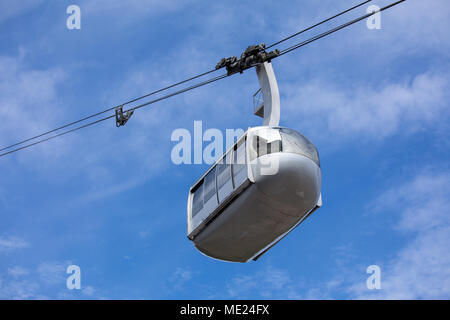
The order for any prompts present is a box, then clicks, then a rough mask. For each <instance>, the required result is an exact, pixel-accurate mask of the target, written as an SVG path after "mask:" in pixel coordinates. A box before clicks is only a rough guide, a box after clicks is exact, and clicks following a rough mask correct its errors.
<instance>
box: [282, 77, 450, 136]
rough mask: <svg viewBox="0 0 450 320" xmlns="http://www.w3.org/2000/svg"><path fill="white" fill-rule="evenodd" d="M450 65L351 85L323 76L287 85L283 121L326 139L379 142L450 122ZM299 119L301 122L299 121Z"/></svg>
mask: <svg viewBox="0 0 450 320" xmlns="http://www.w3.org/2000/svg"><path fill="white" fill-rule="evenodd" d="M449 74H450V73H449V72H448V68H445V69H444V70H442V71H429V72H426V73H423V74H419V75H416V76H415V77H414V78H412V79H407V80H404V81H402V82H398V83H390V84H385V85H383V86H380V87H379V88H374V87H373V86H370V85H364V84H358V85H356V86H353V87H351V88H348V87H341V86H340V85H338V84H331V83H330V82H328V81H326V80H323V79H310V80H308V82H307V83H301V84H297V85H284V92H285V96H286V98H285V99H284V101H282V104H283V107H284V108H285V109H284V110H283V113H282V114H285V115H287V116H285V117H284V118H285V119H288V121H287V122H288V123H297V126H298V127H301V128H305V130H307V131H309V132H314V135H315V136H320V137H322V138H329V137H330V136H333V138H335V139H336V138H340V139H342V138H350V139H355V138H357V139H366V140H380V139H384V138H386V137H389V136H392V135H394V134H397V133H402V134H410V133H415V132H418V131H421V130H424V129H433V128H435V127H436V126H438V125H439V124H440V125H446V121H445V119H446V118H448V112H447V109H448V101H450V91H449V90H448V88H449V87H450V76H449ZM298 122H300V124H298Z"/></svg>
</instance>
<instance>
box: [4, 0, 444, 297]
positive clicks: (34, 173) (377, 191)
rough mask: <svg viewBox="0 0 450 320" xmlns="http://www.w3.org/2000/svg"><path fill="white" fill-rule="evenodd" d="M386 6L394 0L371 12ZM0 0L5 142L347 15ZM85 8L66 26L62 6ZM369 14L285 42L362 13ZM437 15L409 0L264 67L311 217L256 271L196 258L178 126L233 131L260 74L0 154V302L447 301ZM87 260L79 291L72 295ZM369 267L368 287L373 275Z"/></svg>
mask: <svg viewBox="0 0 450 320" xmlns="http://www.w3.org/2000/svg"><path fill="white" fill-rule="evenodd" d="M372 2H373V3H375V4H378V5H379V6H383V5H386V4H388V3H389V1H385V0H383V1H372ZM356 3H357V1H354V0H340V1H335V0H334V1H333V0H324V1H313V0H308V1H306V0H305V1H295V2H294V1H289V2H287V1H286V2H274V1H259V2H258V6H255V5H254V1H251V2H250V1H249V2H243V1H221V2H214V3H213V2H211V1H193V0H192V1H178V0H173V1H162V0H152V1H139V0H133V1H118V0H117V1H116V0H108V1H106V0H104V1H95V2H94V1H76V2H75V3H74V2H73V1H54V0H48V1H38V0H36V1H32V0H27V1H8V0H2V1H0V119H1V125H0V146H6V145H8V144H11V143H14V142H16V141H18V140H21V139H24V138H27V137H29V136H30V135H34V134H37V133H40V132H42V131H45V130H47V129H52V128H54V127H56V126H59V125H61V124H63V123H66V122H70V121H73V120H76V119H78V118H80V117H83V116H85V115H88V114H92V113H95V112H97V111H100V110H103V109H105V108H107V107H112V106H114V105H116V104H119V103H120V102H123V101H126V100H128V99H130V98H134V97H136V96H139V95H141V94H145V93H148V92H150V91H152V90H155V89H159V88H161V87H163V86H165V85H168V84H171V83H173V82H176V81H179V80H182V79H184V78H186V77H190V76H193V75H195V74H198V73H201V72H204V71H207V70H210V69H211V68H213V67H214V66H215V64H216V63H217V61H218V60H220V58H222V57H227V56H231V55H240V53H241V52H242V51H243V50H244V49H245V48H246V47H247V46H248V45H250V44H255V43H260V42H265V43H267V44H270V43H273V42H275V41H277V40H279V39H281V38H283V37H284V36H287V35H289V34H292V33H294V32H296V31H298V30H299V29H301V28H302V27H307V26H309V25H311V24H314V23H316V22H317V21H319V20H322V19H324V18H326V17H329V16H331V15H333V14H335V13H337V12H339V11H341V10H344V9H346V8H348V7H351V6H353V5H354V4H356ZM71 4H77V5H78V6H79V7H80V8H81V29H80V30H68V29H67V27H66V19H67V18H68V16H69V15H68V14H67V13H66V8H67V7H68V6H69V5H71ZM367 6H368V5H366V6H364V7H361V8H359V9H358V10H356V11H355V12H353V13H350V14H348V15H346V16H344V17H340V18H339V19H337V20H335V21H334V22H330V23H328V24H327V25H324V26H321V27H320V28H318V29H316V30H315V31H311V32H309V33H307V34H305V35H304V36H303V37H302V38H299V39H294V40H293V42H290V43H287V44H284V45H280V46H279V48H280V49H282V48H285V47H287V46H288V45H290V44H293V43H295V42H296V41H300V39H306V37H308V36H313V35H315V34H317V33H318V32H320V31H325V30H326V29H328V28H331V27H333V26H336V25H337V24H339V23H342V22H345V21H347V20H349V19H351V18H354V17H357V16H359V15H362V14H364V13H365V11H366V9H367ZM449 16H450V4H449V3H448V1H447V0H433V1H420V0H407V1H406V2H404V3H403V4H401V5H399V6H397V7H395V8H393V9H390V10H388V11H386V12H384V13H382V16H381V27H382V28H381V29H380V30H369V29H368V28H367V26H366V23H365V22H364V21H363V22H361V23H359V24H357V25H354V26H352V27H350V28H347V29H345V30H343V31H340V32H338V33H336V34H334V35H332V36H329V37H326V38H324V39H321V40H319V41H316V42H314V43H313V44H311V45H309V46H306V47H304V48H302V49H301V50H297V51H294V52H292V53H290V54H288V55H285V56H283V57H282V58H280V59H276V60H274V62H273V66H274V69H275V73H276V75H277V79H278V83H279V88H280V95H281V108H282V109H281V125H283V126H287V127H291V128H293V129H295V130H297V131H300V132H302V133H303V134H305V135H306V136H307V137H308V138H309V139H310V140H312V141H313V142H314V143H315V145H316V146H317V147H318V149H319V152H320V156H321V165H322V175H323V189H322V194H323V202H324V205H323V207H322V208H321V209H320V210H318V211H317V212H316V213H314V214H313V215H312V216H311V217H310V218H308V219H307V221H305V222H304V223H303V224H302V225H301V226H300V227H299V228H297V229H296V230H295V231H294V232H292V233H291V234H289V236H287V237H286V238H285V239H284V240H283V241H282V242H280V243H279V244H278V245H277V246H275V247H274V248H273V249H271V250H270V251H269V253H267V254H266V255H265V256H263V258H261V259H260V260H258V261H257V262H250V263H247V264H232V263H225V262H219V261H215V260H212V259H209V258H207V257H205V256H203V255H202V254H200V253H199V252H198V251H196V249H195V248H194V247H193V246H192V244H191V243H190V242H189V240H188V239H187V238H186V198H187V193H188V189H189V187H190V186H191V184H192V183H193V182H195V181H196V179H197V178H198V177H199V176H200V175H201V174H202V172H203V171H204V170H206V169H207V167H208V166H207V165H206V164H203V165H175V164H173V163H172V161H171V158H170V152H171V149H172V148H173V147H174V145H175V144H174V142H171V140H170V137H171V133H172V132H173V131H174V130H175V129H177V128H185V129H188V130H189V131H191V132H192V131H193V125H194V121H195V120H201V121H203V128H204V129H208V128H218V129H220V130H223V131H225V129H236V128H243V129H246V128H247V127H249V126H256V125H259V124H260V123H261V119H260V118H256V117H255V116H253V114H252V101H251V96H252V94H253V92H254V91H256V90H257V89H258V82H257V78H256V76H255V73H254V71H253V70H249V71H247V72H246V73H244V74H242V75H235V76H233V77H230V78H227V79H225V80H221V81H219V82H216V83H214V84H212V85H209V86H206V87H203V88H200V89H197V90H195V91H191V92H190V93H188V94H184V95H180V96H177V97H174V98H172V99H169V100H165V101H163V102H161V103H158V104H155V105H153V106H152V107H149V108H144V109H142V110H139V111H137V112H136V113H135V115H133V117H132V118H131V120H130V121H129V122H128V123H127V125H126V126H125V127H122V128H119V129H117V128H116V127H115V123H114V121H113V120H111V121H109V122H104V123H102V124H100V125H98V126H95V127H91V128H87V129H85V130H82V131H78V132H77V133H74V134H72V135H67V136H65V137H63V138H61V139H56V140H53V141H51V142H48V143H45V144H42V145H39V146H36V147H33V148H30V149H27V150H23V151H21V152H18V153H15V154H13V155H9V156H6V157H2V158H0V176H1V179H0V219H1V223H0V298H1V299H40V298H58V299H72V298H74V299H80V298H82V299H102V298H112V299H124V298H132V299H142V298H144V299H210V298H215V299H248V298H254V299H260V298H262V299H272V298H275V299H358V298H382V299H385V298H386V299H396V298H399V299H429V298H445V299H449V298H450V253H449V252H450V218H449V217H450V215H449V209H448V208H449V206H450V203H449V202H450V200H449V199H450V191H449V188H448V185H449V184H450V166H449V161H448V159H449V155H450V151H449V148H450V142H449V139H448V138H449V137H450V132H449V125H448V123H449V121H448V120H449V115H450V111H449V106H450V90H449V88H450V64H449V56H450V38H449V37H448V34H447V32H448V30H450V21H449V19H448V17H449ZM72 264H76V265H78V266H80V268H81V273H82V278H81V282H82V288H81V290H68V289H67V288H66V278H67V276H68V275H67V274H66V268H67V267H68V266H69V265H72ZM370 265H378V266H380V268H381V289H380V290H369V289H367V287H366V279H367V277H368V276H369V275H368V274H367V273H366V269H367V267H368V266H370Z"/></svg>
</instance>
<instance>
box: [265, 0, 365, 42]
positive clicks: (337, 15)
mask: <svg viewBox="0 0 450 320" xmlns="http://www.w3.org/2000/svg"><path fill="white" fill-rule="evenodd" d="M371 1H372V0H367V1H364V2H361V3H360V4H357V5H355V6H353V7H351V8H349V9H347V10H344V11H341V12H339V13H338V14H335V15H334V16H332V17H329V18H328V19H325V20H322V21H320V22H319V23H316V24H314V25H312V26H310V27H308V28H305V29H303V30H300V31H299V32H296V33H294V34H292V35H290V36H288V37H286V38H284V39H281V40H280V41H277V42H275V43H273V44H271V45H270V46H268V47H266V49H269V48H272V47H274V46H276V45H279V44H280V43H283V42H284V41H287V40H289V39H292V38H294V37H296V36H298V35H300V34H302V33H305V32H306V31H309V30H311V29H314V28H315V27H318V26H320V25H322V24H324V23H325V22H328V21H330V20H333V19H335V18H337V17H339V16H342V15H343V14H345V13H347V12H350V11H352V10H354V9H356V8H359V7H361V6H363V5H365V4H366V3H369V2H371Z"/></svg>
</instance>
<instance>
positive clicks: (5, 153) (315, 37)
mask: <svg viewBox="0 0 450 320" xmlns="http://www.w3.org/2000/svg"><path fill="white" fill-rule="evenodd" d="M370 1H371V0H368V1H365V2H362V3H360V4H358V5H356V6H353V7H352V8H350V9H347V10H345V11H342V12H340V13H338V14H337V15H334V16H332V17H330V18H328V19H325V20H323V21H321V22H319V23H317V24H315V25H313V26H311V27H308V28H306V29H303V30H301V31H299V32H296V33H294V34H293V35H291V36H289V37H286V38H284V39H282V40H280V41H278V42H276V43H274V44H272V45H270V46H269V47H267V48H266V49H268V48H270V47H273V46H275V45H277V44H280V43H282V42H284V41H286V40H288V39H291V38H293V37H295V36H297V35H299V34H301V33H303V32H305V31H307V30H311V29H312V28H315V27H317V26H319V25H321V24H323V23H325V22H327V21H330V20H331V19H334V18H336V17H338V16H340V15H342V14H344V13H346V12H349V11H351V10H353V9H355V8H358V7H360V6H362V5H364V4H366V3H368V2H370ZM404 1H406V0H399V1H396V2H394V3H391V4H389V5H387V6H385V7H383V8H381V9H379V10H378V11H374V12H371V13H368V14H365V15H363V16H361V17H359V18H356V19H354V20H351V21H349V22H347V23H344V24H342V25H340V26H338V27H335V28H333V29H330V30H328V31H325V32H323V33H321V34H319V35H316V36H314V37H311V38H309V39H307V40H304V41H302V42H299V43H297V44H295V45H293V46H290V47H288V48H286V49H284V50H282V51H279V52H277V55H276V56H274V57H272V58H271V59H275V58H278V57H280V56H282V55H284V54H286V53H289V52H291V51H293V50H296V49H298V48H301V47H303V46H305V45H307V44H309V43H312V42H314V41H316V40H319V39H321V38H323V37H325V36H328V35H330V34H332V33H334V32H336V31H338V30H341V29H344V28H346V27H348V26H350V25H353V24H355V23H357V22H359V21H361V20H364V19H367V18H368V17H370V16H372V15H374V14H376V13H378V12H381V11H384V10H386V9H389V8H391V7H393V6H396V5H397V4H400V3H402V2H404ZM276 51H277V50H276ZM255 65H256V64H251V65H250V67H254V66H255ZM222 67H223V66H222ZM222 67H220V68H222ZM220 68H217V67H216V69H214V70H210V71H207V72H204V73H201V74H199V75H197V76H194V77H191V78H188V79H186V80H183V81H180V82H177V83H175V84H172V85H170V86H167V87H164V88H162V89H159V90H156V91H153V92H151V93H148V94H145V95H143V96H140V97H138V98H135V99H132V100H129V101H127V102H125V103H122V104H120V105H118V106H120V108H121V109H120V111H121V112H125V113H127V114H130V115H131V114H132V112H134V111H135V110H137V109H140V108H143V107H145V106H148V105H151V104H154V103H156V102H159V101H161V100H165V99H168V98H170V97H173V96H176V95H178V94H181V93H184V92H187V91H190V90H193V89H195V88H198V87H201V86H204V85H207V84H209V83H212V82H215V81H218V80H221V79H223V78H226V77H229V76H231V75H232V74H234V73H229V72H228V73H226V74H223V75H220V76H217V77H214V78H211V79H208V80H205V81H203V82H200V83H197V84H195V85H191V86H189V87H186V88H184V89H181V90H178V91H175V92H173V93H170V94H167V95H165V96H162V97H160V98H157V99H154V100H151V101H148V102H146V103H143V104H140V105H138V106H135V107H131V108H129V109H128V110H125V111H122V107H123V106H125V105H127V104H130V103H133V102H136V101H138V100H141V99H144V98H147V97H149V96H151V95H154V94H156V93H160V92H162V91H165V90H168V89H170V88H173V87H176V86H178V85H181V84H184V83H186V82H189V81H192V80H195V79H197V78H200V77H203V76H205V75H208V74H210V73H212V72H215V71H217V70H218V69H220ZM246 69H247V68H246ZM227 70H228V68H227ZM243 70H244V69H242V70H240V71H241V72H242V71H243ZM117 108H118V107H117V106H116V107H112V108H108V109H105V110H103V111H100V112H97V113H95V114H93V115H90V116H87V117H84V118H82V119H80V120H77V121H73V122H71V123H68V124H65V125H63V126H60V127H58V128H56V129H53V130H49V131H47V132H44V133H42V134H39V135H36V136H34V137H32V138H29V139H25V140H22V141H20V142H17V143H15V144H12V145H9V146H7V147H4V148H2V149H0V152H1V151H5V150H7V149H10V148H13V147H16V146H18V145H21V144H24V143H26V142H30V141H31V140H35V139H37V138H40V137H43V136H45V135H48V134H50V133H54V132H56V131H58V130H61V129H64V128H67V127H69V126H72V125H75V124H78V123H81V122H83V121H85V120H88V119H91V118H94V117H97V116H99V115H101V114H104V113H106V112H108V111H112V110H114V109H116V114H113V115H110V116H107V117H104V118H101V119H98V120H95V121H92V122H89V123H87V124H84V125H81V126H78V127H76V128H73V129H70V130H67V131H64V132H61V133H59V134H56V135H53V136H51V137H48V138H45V139H42V140H39V141H36V142H33V143H30V144H27V145H25V146H22V147H19V148H16V149H13V150H10V151H7V152H4V153H1V154H0V157H3V156H6V155H8V154H11V153H15V152H17V151H19V150H23V149H26V148H29V147H31V146H34V145H37V144H40V143H43V142H46V141H48V140H51V139H54V138H57V137H60V136H63V135H66V134H68V133H71V132H74V131H77V130H80V129H83V128H86V127H89V126H92V125H94V124H98V123H100V122H103V121H106V120H108V119H111V118H114V117H116V121H117Z"/></svg>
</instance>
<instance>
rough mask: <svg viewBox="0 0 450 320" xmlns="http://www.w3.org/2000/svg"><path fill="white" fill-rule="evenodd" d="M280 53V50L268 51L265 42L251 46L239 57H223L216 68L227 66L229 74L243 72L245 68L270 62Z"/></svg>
mask: <svg viewBox="0 0 450 320" xmlns="http://www.w3.org/2000/svg"><path fill="white" fill-rule="evenodd" d="M279 54H280V51H279V50H277V49H276V50H274V51H270V52H266V45H265V44H264V43H261V44H258V45H253V46H249V47H248V48H247V49H246V50H245V51H244V52H243V53H242V54H241V57H240V58H239V59H238V58H236V57H234V56H233V57H229V58H223V59H221V60H220V61H219V62H218V63H217V65H216V70H217V69H220V68H223V67H225V68H226V69H227V74H228V75H232V74H235V73H238V72H239V73H242V72H244V70H246V69H249V68H251V67H254V66H256V65H259V64H261V63H264V62H270V61H271V59H273V58H275V57H277V56H278V55H279Z"/></svg>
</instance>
